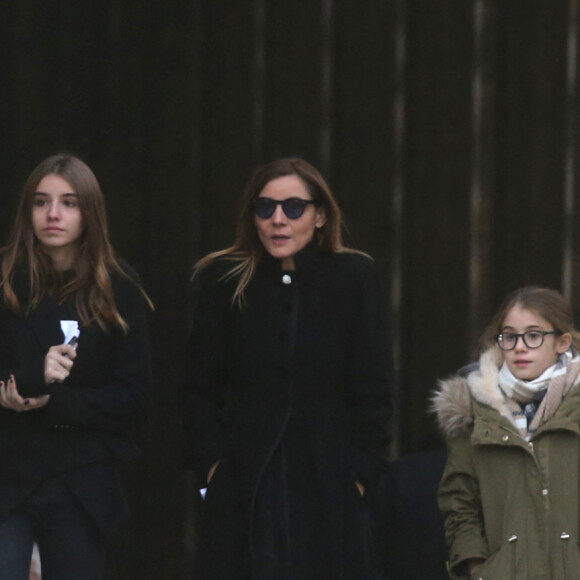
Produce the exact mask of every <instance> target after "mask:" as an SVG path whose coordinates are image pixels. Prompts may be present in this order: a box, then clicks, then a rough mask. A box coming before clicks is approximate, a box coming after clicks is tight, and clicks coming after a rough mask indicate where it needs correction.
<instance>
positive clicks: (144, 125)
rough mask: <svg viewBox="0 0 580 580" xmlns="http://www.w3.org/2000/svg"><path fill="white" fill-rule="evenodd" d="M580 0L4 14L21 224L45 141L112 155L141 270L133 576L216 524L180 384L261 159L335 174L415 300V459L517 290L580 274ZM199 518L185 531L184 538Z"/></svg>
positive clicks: (94, 5) (93, 5)
mask: <svg viewBox="0 0 580 580" xmlns="http://www.w3.org/2000/svg"><path fill="white" fill-rule="evenodd" d="M578 4H579V3H578V1H577V0H485V2H484V0H449V1H444V0H364V1H361V0H289V1H285V2H283V1H277V0H253V1H252V0H164V1H163V2H160V1H159V2H142V1H137V0H123V1H120V0H82V1H78V0H18V2H16V1H7V0H4V1H3V2H2V17H1V19H0V97H1V102H0V129H1V131H0V139H1V146H0V172H1V175H2V185H1V188H0V196H1V197H0V199H1V201H2V204H1V208H2V209H1V210H0V228H1V230H2V232H4V234H5V235H3V236H2V238H3V241H5V240H6V238H7V235H8V232H9V231H10V227H11V224H12V221H13V217H14V209H15V201H16V198H17V195H18V192H19V190H20V188H21V186H22V184H23V182H24V180H25V178H26V177H27V175H28V174H29V173H30V171H31V170H32V169H33V167H34V166H36V165H37V163H39V162H40V161H41V160H42V159H43V158H45V157H46V156H48V155H50V154H53V153H55V152H60V151H69V152H72V153H75V154H77V155H79V156H80V157H81V158H83V159H84V160H85V161H86V162H87V163H88V164H89V165H90V166H91V167H92V168H93V170H94V171H95V173H96V175H97V177H98V178H99V180H100V182H101V185H102V188H103V190H104V192H105V196H106V199H107V205H108V210H109V216H110V225H111V231H112V238H113V243H114V245H115V247H116V248H117V250H118V252H119V254H121V255H122V256H124V257H125V258H126V259H127V260H128V261H129V262H130V263H131V264H133V266H135V267H136V268H137V269H138V271H139V272H140V273H141V275H142V278H143V281H144V284H145V287H146V289H147V291H148V292H149V293H150V295H151V296H152V298H153V300H154V302H155V304H156V307H157V310H156V313H155V314H154V315H153V317H152V320H151V330H152V345H153V354H154V365H155V367H154V372H155V389H154V392H153V393H152V396H151V412H150V419H149V422H148V424H147V426H146V427H145V428H144V429H143V430H142V431H141V432H140V433H138V434H137V436H138V438H139V439H140V441H141V444H142V446H143V448H144V451H145V453H144V455H143V458H142V459H141V460H140V462H139V463H138V464H137V465H136V466H134V467H133V468H131V469H128V470H127V472H126V474H125V478H126V480H127V483H128V487H129V500H130V503H131V504H132V505H133V509H134V512H135V515H134V518H133V520H132V521H131V523H130V524H129V525H128V526H127V528H126V529H125V530H123V531H122V533H120V534H119V535H118V537H117V538H115V541H114V542H113V543H112V545H111V558H110V572H109V574H108V576H107V577H108V578H111V579H121V578H123V579H125V580H127V579H132V578H135V579H137V578H139V579H149V578H151V579H153V578H155V579H157V578H164V579H165V578H167V579H181V578H184V577H185V574H186V571H187V569H188V566H189V562H190V556H191V553H190V552H191V546H192V542H191V537H192V533H193V531H194V528H195V525H194V524H195V511H196V510H195V501H194V500H193V499H192V498H193V497H194V496H193V493H192V482H191V481H190V479H188V477H186V476H185V475H184V474H183V473H182V471H181V469H180V463H179V462H180V459H179V454H178V439H179V436H178V429H177V416H178V415H177V408H178V407H179V400H178V397H177V396H176V385H177V384H178V380H179V368H180V365H181V363H182V352H183V341H184V337H185V333H186V317H185V314H184V307H185V304H186V301H187V281H188V278H189V276H190V273H191V267H192V265H193V264H194V262H195V261H196V260H197V259H199V258H200V257H201V256H203V255H204V254H205V253H207V252H208V251H210V250H215V249H219V248H222V247H224V246H226V245H228V244H229V243H230V242H231V241H232V237H233V224H234V221H235V217H236V199H237V196H238V194H239V193H240V191H241V189H242V187H243V185H244V183H245V181H246V180H247V178H248V176H249V173H250V171H251V170H252V169H253V168H254V167H255V166H256V165H258V164H260V163H262V162H265V161H269V160H271V159H274V158H276V157H280V156H287V155H299V156H302V157H304V158H306V159H308V160H309V161H311V162H312V163H313V164H315V165H316V166H318V167H319V168H320V169H321V170H322V171H323V173H324V175H325V176H326V177H327V179H328V181H329V182H330V184H331V187H332V188H333V190H334V192H335V194H336V197H337V199H338V200H339V203H340V205H341V206H342V208H343V209H344V211H345V214H346V217H347V223H348V226H349V231H350V238H349V239H350V242H351V243H352V244H353V245H355V246H356V247H358V248H360V249H363V250H365V251H367V252H369V253H370V254H372V255H373V256H374V257H375V258H376V260H377V263H378V265H379V268H380V270H381V273H382V275H383V278H384V282H385V290H386V292H388V294H389V295H390V298H391V303H392V305H393V316H392V319H393V336H394V344H395V360H396V366H397V381H396V385H395V403H396V410H397V412H396V415H395V421H394V424H393V429H394V435H395V442H394V444H393V447H392V450H391V452H392V455H393V456H394V457H396V456H398V455H400V454H404V453H408V452H412V451H414V450H416V449H418V448H420V447H421V446H422V444H423V441H424V440H425V438H426V437H428V436H429V434H430V433H431V432H432V421H431V419H430V418H429V417H428V416H427V415H426V413H425V411H426V407H427V396H428V393H429V391H430V390H431V389H432V388H433V387H434V385H435V382H436V379H437V378H438V377H442V376H445V375H447V374H449V373H450V372H452V371H453V370H454V369H456V368H457V367H459V366H461V365H463V364H465V363H466V362H468V361H469V360H471V359H472V358H473V357H474V356H475V351H476V343H477V337H478V335H479V334H480V332H481V330H482V329H483V326H484V324H485V322H486V321H487V320H488V319H489V317H490V316H491V313H492V312H493V310H494V309H495V308H496V307H497V305H498V303H499V302H500V300H501V298H502V297H503V296H504V295H505V294H506V293H507V292H508V291H510V290H512V289H514V288H516V287H518V286H521V285H523V284H529V283H537V284H542V285H549V286H551V287H556V288H560V289H562V290H563V291H564V292H565V293H566V294H567V295H568V296H569V297H570V298H571V299H572V300H573V301H575V300H576V298H577V296H578V290H579V288H580V240H579V236H578V233H577V232H576V231H575V224H576V221H577V216H578V215H579V214H580V210H579V209H578V202H579V201H580V199H579V193H580V192H579V186H578V177H579V173H578V164H577V161H578V146H579V134H580V120H579V112H580V111H579V100H578V72H579V66H580V65H579V58H578V52H579V50H578V44H577V34H578V12H579V7H578ZM184 538H185V541H184Z"/></svg>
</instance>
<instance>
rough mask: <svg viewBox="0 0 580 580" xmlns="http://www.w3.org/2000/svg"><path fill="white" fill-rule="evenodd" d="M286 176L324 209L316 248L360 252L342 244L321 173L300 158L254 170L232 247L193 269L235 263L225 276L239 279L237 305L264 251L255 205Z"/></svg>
mask: <svg viewBox="0 0 580 580" xmlns="http://www.w3.org/2000/svg"><path fill="white" fill-rule="evenodd" d="M287 175H296V176H297V177H299V178H300V179H301V180H302V182H303V183H304V186H305V187H306V189H307V191H308V193H309V194H310V197H311V198H312V199H313V201H314V203H315V205H316V207H318V208H322V209H323V210H324V213H325V217H326V222H325V224H324V225H323V226H322V227H320V228H316V230H315V232H314V242H315V243H316V244H317V246H318V247H319V248H321V249H324V250H327V251H329V252H357V250H353V249H351V248H347V247H345V246H344V244H343V239H342V214H341V211H340V208H339V207H338V204H337V203H336V200H335V199H334V196H333V195H332V193H331V191H330V188H329V186H328V184H327V183H326V181H325V180H324V178H323V177H322V175H321V174H320V172H319V171H318V170H317V169H316V168H315V167H313V166H312V165H310V163H308V162H307V161H304V159H300V158H298V157H288V158H284V159H277V160H275V161H271V162H270V163H267V164H266V165H262V166H261V167H258V168H257V169H256V170H255V171H254V173H253V174H252V176H251V177H250V180H249V181H248V183H247V185H246V188H245V190H244V193H243V194H242V196H241V198H240V207H239V218H238V224H237V229H236V236H235V239H234V243H233V244H232V246H230V247H229V248H226V249H224V250H220V251H218V252H213V253H211V254H208V255H207V256H205V257H204V258H202V259H201V260H199V262H197V264H196V265H195V268H194V276H195V274H196V273H197V272H199V271H200V270H201V269H202V268H204V267H205V266H207V265H208V264H210V263H211V262H213V261H215V260H217V259H229V260H232V262H233V265H232V267H231V269H230V270H229V271H228V272H227V273H226V275H225V277H226V278H230V277H233V276H239V279H238V284H237V287H236V290H235V292H234V295H233V297H232V303H235V302H237V303H238V304H239V305H241V304H242V303H243V301H244V290H245V289H246V287H247V286H248V284H249V283H250V281H251V280H252V277H253V276H254V273H255V271H256V267H257V265H258V261H259V259H260V256H261V255H262V253H263V252H264V246H263V245H262V242H261V241H260V239H259V237H258V232H257V230H256V224H255V221H254V213H253V210H252V202H253V201H254V199H255V198H256V197H258V196H259V195H260V192H261V191H262V190H263V189H264V187H266V185H267V184H268V183H269V182H270V181H272V180H273V179H277V178H279V177H285V176H287ZM360 253H362V252H360Z"/></svg>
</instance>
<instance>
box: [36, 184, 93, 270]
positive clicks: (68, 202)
mask: <svg viewBox="0 0 580 580" xmlns="http://www.w3.org/2000/svg"><path fill="white" fill-rule="evenodd" d="M32 227H33V230H34V235H35V236H36V239H37V240H38V241H39V243H40V244H41V246H43V248H44V250H45V252H46V253H47V254H48V255H49V256H50V257H51V258H52V259H53V261H54V263H55V267H56V268H57V269H68V268H70V267H72V265H73V263H74V258H75V256H76V252H77V249H78V244H79V240H80V237H81V236H82V234H83V230H84V227H83V218H82V214H81V210H80V207H79V200H78V195H77V194H76V192H75V190H74V188H73V187H72V186H71V185H70V183H68V181H66V180H65V179H63V178H62V177H61V176H60V175H57V174H54V173H51V174H50V175H47V176H46V177H44V178H43V179H42V180H41V181H40V183H39V184H38V187H37V188H36V192H35V194H34V199H33V201H32Z"/></svg>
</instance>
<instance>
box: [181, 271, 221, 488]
mask: <svg viewBox="0 0 580 580" xmlns="http://www.w3.org/2000/svg"><path fill="white" fill-rule="evenodd" d="M216 266H217V265H216V264H210V265H209V266H207V267H206V268H205V269H204V270H202V271H201V272H200V273H199V274H197V276H196V278H195V279H194V282H193V285H192V293H193V313H192V325H191V332H190V335H189V340H188V343H187V347H186V353H185V359H186V360H185V373H184V381H183V386H182V402H183V409H182V412H183V427H184V433H185V453H186V457H185V462H186V466H187V467H189V468H191V469H193V471H194V472H195V473H196V474H197V476H198V477H199V479H200V481H201V482H205V478H206V476H207V473H208V471H209V469H210V467H211V466H212V465H213V464H214V463H215V462H216V461H218V460H220V459H221V458H222V457H223V456H224V455H225V453H226V447H227V445H226V440H225V436H224V428H223V411H224V407H225V400H226V392H227V387H228V370H227V360H226V358H227V357H226V348H227V347H226V340H227V330H226V329H227V318H228V312H229V309H230V307H231V305H230V302H229V297H228V293H227V291H226V289H225V288H226V287H227V286H229V285H227V284H225V283H223V281H221V280H220V278H221V276H220V275H219V268H217V267H216ZM216 270H217V271H216Z"/></svg>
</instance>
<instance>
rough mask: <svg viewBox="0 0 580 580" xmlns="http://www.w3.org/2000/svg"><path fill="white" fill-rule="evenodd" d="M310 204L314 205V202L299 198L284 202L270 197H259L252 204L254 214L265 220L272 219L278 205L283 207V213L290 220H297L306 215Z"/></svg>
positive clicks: (291, 198) (290, 198)
mask: <svg viewBox="0 0 580 580" xmlns="http://www.w3.org/2000/svg"><path fill="white" fill-rule="evenodd" d="M309 203H314V201H313V200H312V199H301V198H299V197H289V198H288V199H285V200H283V201H277V200H275V199H272V198H270V197H257V198H256V199H255V200H254V201H253V202H252V205H253V206H254V213H255V214H256V215H257V216H258V217H259V218H262V219H263V220H267V219H268V218H271V217H272V216H273V215H274V212H275V211H276V206H278V205H281V206H282V211H283V212H284V214H285V215H286V217H287V218H288V219H291V220H297V219H298V218H299V217H300V216H301V215H302V214H303V213H304V210H305V209H306V206H307V205H308V204H309Z"/></svg>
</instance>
